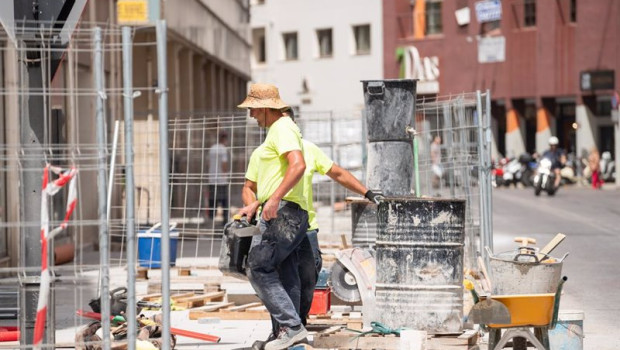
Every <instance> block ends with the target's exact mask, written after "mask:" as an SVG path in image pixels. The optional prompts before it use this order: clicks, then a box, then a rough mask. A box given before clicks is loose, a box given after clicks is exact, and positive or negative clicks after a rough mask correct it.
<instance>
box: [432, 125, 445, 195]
mask: <svg viewBox="0 0 620 350" xmlns="http://www.w3.org/2000/svg"><path fill="white" fill-rule="evenodd" d="M431 170H432V171H433V181H432V185H433V188H439V185H441V178H442V176H443V169H442V168H441V136H439V135H435V138H433V142H431Z"/></svg>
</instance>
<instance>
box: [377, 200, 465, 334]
mask: <svg viewBox="0 0 620 350" xmlns="http://www.w3.org/2000/svg"><path fill="white" fill-rule="evenodd" d="M377 222H378V224H377V228H378V234H377V241H376V261H377V283H376V291H375V295H376V307H377V314H378V315H379V316H378V318H379V320H380V322H382V323H384V324H386V325H387V326H389V327H392V328H398V327H408V328H413V329H419V330H426V331H427V332H429V333H434V334H441V333H454V332H460V331H461V330H462V328H463V324H462V319H463V288H462V283H463V249H464V239H465V200H460V199H439V198H432V199H427V198H424V199H423V198H415V197H388V198H386V200H385V201H384V202H382V203H380V204H379V207H378V213H377Z"/></svg>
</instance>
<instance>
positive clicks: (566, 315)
mask: <svg viewBox="0 0 620 350" xmlns="http://www.w3.org/2000/svg"><path fill="white" fill-rule="evenodd" d="M583 319H584V315H583V311H579V310H570V311H569V310H566V311H564V310H560V312H559V314H558V324H557V325H556V326H555V328H554V329H553V330H551V331H549V345H550V346H551V350H583Z"/></svg>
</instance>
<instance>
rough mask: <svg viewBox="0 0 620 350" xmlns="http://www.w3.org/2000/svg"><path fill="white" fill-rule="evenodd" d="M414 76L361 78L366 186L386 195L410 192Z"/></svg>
mask: <svg viewBox="0 0 620 350" xmlns="http://www.w3.org/2000/svg"><path fill="white" fill-rule="evenodd" d="M416 83H417V81H416V80H413V79H398V80H364V81H362V84H363V88H364V106H365V117H366V132H367V140H368V146H367V164H366V179H367V186H368V188H370V189H371V190H374V191H381V192H382V193H383V194H384V195H387V196H402V195H408V194H410V193H411V179H412V174H413V148H412V144H411V135H410V134H408V133H407V127H408V126H414V116H415V107H416V106H415V98H416Z"/></svg>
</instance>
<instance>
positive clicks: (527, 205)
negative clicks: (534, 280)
mask: <svg viewBox="0 0 620 350" xmlns="http://www.w3.org/2000/svg"><path fill="white" fill-rule="evenodd" d="M558 232H561V233H564V234H566V235H567V238H566V239H565V240H564V242H563V243H562V244H561V245H560V246H558V248H557V249H556V251H554V252H553V255H554V256H562V255H563V254H564V253H566V252H570V254H569V256H568V257H567V258H566V260H565V262H564V266H563V270H562V273H563V275H565V276H567V277H568V281H567V282H566V284H565V287H564V291H565V292H564V295H563V297H562V301H561V309H564V310H566V309H573V310H575V309H576V310H583V311H584V312H585V320H584V330H585V339H584V349H620V331H619V330H620V317H619V316H620V297H619V295H620V269H619V268H618V265H619V264H620V257H619V256H620V190H615V189H611V188H610V189H608V190H599V191H596V190H592V189H590V188H588V187H576V186H575V187H563V188H561V189H560V191H559V192H558V193H557V194H556V195H555V196H554V197H548V196H547V195H545V194H542V195H541V196H540V197H535V196H534V191H533V190H532V189H527V188H526V189H505V188H501V189H494V191H493V237H494V251H495V252H502V251H506V250H510V249H514V248H515V247H516V246H517V244H516V243H514V242H513V239H514V237H517V236H527V237H532V238H535V239H536V240H537V243H538V245H539V246H540V247H542V246H544V245H545V244H546V243H547V242H548V241H550V240H551V239H552V238H553V237H554V236H555V235H556V234H557V233H558Z"/></svg>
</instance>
